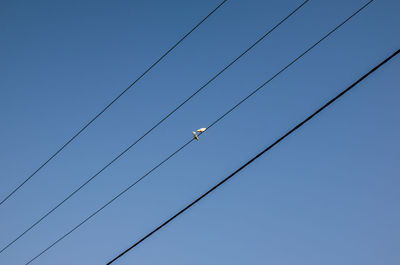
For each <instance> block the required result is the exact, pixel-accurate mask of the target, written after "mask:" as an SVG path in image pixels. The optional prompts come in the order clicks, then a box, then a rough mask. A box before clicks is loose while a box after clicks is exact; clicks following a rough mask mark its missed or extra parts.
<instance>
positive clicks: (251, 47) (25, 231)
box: [0, 0, 309, 253]
mask: <svg viewBox="0 0 400 265" xmlns="http://www.w3.org/2000/svg"><path fill="white" fill-rule="evenodd" d="M307 2H309V0H306V1H304V2H302V3H301V4H300V5H299V6H298V7H297V8H296V9H294V10H293V11H292V12H290V13H289V14H288V15H287V16H286V17H284V18H283V19H282V20H281V21H280V22H279V23H277V24H276V25H275V26H274V27H273V28H271V29H270V30H268V31H267V32H266V33H265V34H263V35H262V36H261V37H260V38H259V39H257V41H255V42H254V43H253V44H252V45H251V46H250V47H248V48H247V49H246V50H244V51H243V52H242V53H241V54H240V55H239V56H237V57H236V58H235V59H234V60H233V61H231V62H230V63H229V64H227V65H226V66H225V67H224V68H223V69H222V70H220V71H219V72H218V73H217V74H216V75H214V76H213V77H212V78H211V79H209V80H208V81H207V82H206V83H204V84H203V85H202V86H201V87H200V88H199V89H197V90H196V91H195V92H194V93H193V94H192V95H190V96H189V97H188V98H186V99H185V100H184V101H183V102H182V103H180V104H179V105H178V106H177V107H175V108H174V109H173V110H172V111H171V112H170V113H168V114H167V115H166V116H164V117H163V118H162V119H161V120H160V121H159V122H157V123H156V124H155V125H154V126H153V127H152V128H150V129H149V130H148V131H147V132H146V133H144V134H143V135H142V136H141V137H139V138H138V139H137V140H135V141H134V142H133V143H132V144H130V145H129V146H128V147H127V148H125V149H124V150H123V151H122V152H121V153H119V154H118V155H117V156H116V157H114V158H113V159H112V160H111V161H110V162H108V163H107V164H106V165H105V166H104V167H103V168H102V169H100V170H99V171H97V172H96V173H95V174H94V175H93V176H91V177H90V178H89V179H87V180H86V181H85V182H84V183H82V184H81V185H80V186H79V187H78V188H76V189H75V190H74V191H73V192H71V193H70V194H69V195H68V196H66V197H65V198H64V199H63V200H62V201H60V202H59V203H58V204H57V205H55V206H54V207H53V208H52V209H51V210H49V211H48V212H47V213H46V214H44V215H43V216H42V217H40V218H39V219H38V220H37V221H36V222H34V223H33V224H32V225H31V226H29V227H28V228H27V229H25V230H24V232H22V233H21V234H19V235H18V236H17V237H16V238H14V239H13V240H12V241H11V242H9V243H8V244H7V245H5V246H4V247H3V248H2V249H1V250H0V253H2V252H4V251H5V250H6V249H7V248H9V247H10V246H12V245H13V244H14V243H15V242H16V241H18V240H19V239H20V238H21V237H23V236H24V235H25V234H26V233H28V232H29V231H30V230H32V229H33V228H34V227H35V226H37V225H38V224H39V223H41V222H42V221H43V220H44V219H45V218H47V217H48V216H49V215H50V214H51V213H53V212H54V211H55V210H56V209H57V208H59V207H60V206H61V205H63V204H64V203H65V202H67V201H68V200H69V199H70V198H72V197H73V196H74V195H75V194H76V193H78V192H79V191H80V190H82V189H83V188H84V187H85V186H86V185H88V184H89V183H90V182H91V181H92V180H94V179H95V178H96V177H97V176H98V175H99V174H101V173H102V172H103V171H104V170H105V169H107V168H108V167H109V166H111V165H112V164H113V163H114V162H116V161H117V160H118V159H119V158H121V157H122V156H123V155H124V154H125V153H126V152H128V151H129V150H131V149H132V148H133V147H134V146H135V145H136V144H137V143H139V142H140V141H141V140H142V139H143V138H144V137H146V136H147V135H148V134H149V133H150V132H152V131H153V130H154V129H155V128H157V127H158V126H159V125H160V124H161V123H163V122H164V121H165V120H167V119H168V118H169V117H170V116H171V115H172V114H174V113H175V112H176V111H177V110H178V109H180V108H181V107H182V106H183V105H185V104H186V103H187V102H189V101H190V100H191V99H192V98H193V97H194V96H196V94H198V93H199V92H200V91H202V90H203V89H204V88H205V87H207V86H208V85H209V84H210V83H211V82H212V81H214V80H215V79H216V78H217V77H218V76H220V75H221V74H222V73H223V72H225V71H226V70H227V69H228V68H230V67H231V66H232V65H233V64H234V63H236V62H237V61H238V60H239V59H240V58H242V57H243V56H244V55H245V54H247V53H248V52H249V51H250V50H252V49H253V48H254V47H255V46H256V45H257V44H259V43H260V42H261V41H262V40H263V39H265V38H266V37H267V36H268V35H269V34H271V33H272V32H273V31H274V30H275V29H277V28H278V27H279V26H280V25H281V24H282V23H283V22H285V21H286V20H287V19H288V18H289V17H291V16H292V15H293V14H295V13H296V12H297V11H298V10H299V9H300V8H302V7H303V6H304V5H305V4H306V3H307Z"/></svg>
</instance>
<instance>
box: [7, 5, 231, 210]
mask: <svg viewBox="0 0 400 265" xmlns="http://www.w3.org/2000/svg"><path fill="white" fill-rule="evenodd" d="M227 1H228V0H223V1H222V2H221V3H220V4H219V5H218V6H217V7H216V8H214V9H213V10H212V11H211V12H210V13H209V14H208V15H207V16H206V17H205V18H203V19H202V20H201V21H200V22H199V23H198V24H197V25H196V26H195V27H193V28H192V29H191V30H190V31H189V32H188V33H186V34H185V35H184V36H183V37H182V38H181V39H180V40H179V41H178V42H177V43H175V44H174V45H173V46H172V47H171V48H170V49H169V50H168V51H167V52H165V53H164V54H163V55H162V56H161V57H160V58H158V60H157V61H155V62H154V63H153V64H152V65H151V66H150V67H149V68H148V69H147V70H146V71H144V72H143V73H142V74H141V75H140V76H139V77H138V78H137V79H136V80H135V81H134V82H133V83H131V84H130V85H129V86H128V87H127V88H126V89H125V90H123V91H122V92H121V93H120V94H119V95H118V96H117V97H116V98H114V99H113V100H112V101H111V102H110V103H109V104H108V105H107V106H105V107H104V108H103V109H102V110H101V111H100V112H99V113H98V114H97V115H96V116H94V118H92V119H91V120H90V121H89V122H88V123H87V124H86V125H85V126H83V127H82V128H81V129H80V130H79V131H78V132H77V133H75V135H74V136H72V138H70V139H69V140H68V141H67V142H66V143H65V144H64V145H63V146H61V147H60V148H59V149H58V150H57V151H56V152H55V153H54V154H53V155H52V156H50V158H49V159H47V160H46V162H44V163H43V164H42V165H41V166H40V167H39V168H38V169H36V170H35V171H34V172H33V173H32V174H31V175H30V176H29V177H28V178H27V179H25V180H24V181H23V182H22V183H21V184H20V185H18V186H17V187H16V188H15V189H14V190H13V191H12V192H11V193H10V194H8V195H7V196H6V197H5V198H4V199H3V200H2V201H1V202H0V206H1V205H2V204H3V203H4V202H6V201H7V200H8V199H9V198H10V197H11V196H12V195H13V194H14V193H15V192H17V191H18V190H19V189H20V188H21V187H22V186H23V185H24V184H25V183H26V182H28V181H29V180H30V179H31V178H32V177H33V176H34V175H36V173H38V172H39V171H40V170H41V169H42V168H43V167H44V166H46V165H47V163H49V162H50V161H51V160H52V159H53V158H54V157H56V156H57V155H58V154H59V153H60V152H61V151H62V150H63V149H64V148H65V147H67V146H68V145H69V144H70V143H71V142H72V141H73V140H74V139H75V138H76V137H78V135H80V134H81V133H82V132H83V131H84V130H86V128H87V127H89V126H90V124H92V123H93V122H94V121H95V120H96V119H97V118H98V117H100V116H101V115H102V114H103V113H104V112H105V111H106V110H107V109H108V108H109V107H111V105H112V104H114V103H115V102H116V101H117V100H118V99H119V98H120V97H121V96H122V95H123V94H125V93H126V92H127V91H128V90H129V89H130V88H131V87H132V86H133V85H135V84H136V83H137V82H138V81H139V80H140V79H142V77H143V76H145V75H146V74H147V73H148V72H150V70H151V69H153V67H154V66H156V65H157V64H158V63H159V62H160V61H162V60H163V59H164V58H165V57H166V56H167V55H168V54H169V53H170V52H171V51H172V50H174V49H175V48H176V47H177V46H178V45H179V44H180V43H181V42H182V41H183V40H184V39H186V38H187V37H188V36H189V35H190V34H191V33H192V32H193V31H195V30H196V29H197V28H198V27H199V26H200V25H201V24H202V23H203V22H204V21H206V20H207V19H208V18H209V17H210V16H211V15H212V14H213V13H214V12H215V11H217V10H218V9H219V8H220V7H221V6H222V5H223V4H225V2H227Z"/></svg>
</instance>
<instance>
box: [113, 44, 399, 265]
mask: <svg viewBox="0 0 400 265" xmlns="http://www.w3.org/2000/svg"><path fill="white" fill-rule="evenodd" d="M399 52H400V49H399V50H397V51H396V52H394V53H393V54H392V55H390V56H389V57H387V58H386V59H385V60H383V61H382V62H381V63H379V64H378V65H377V66H375V67H374V68H372V69H371V70H370V71H369V72H368V73H366V74H364V75H363V76H362V77H361V78H359V79H358V80H357V81H356V82H354V83H353V84H351V85H350V86H349V87H347V88H346V89H345V90H343V91H342V92H340V93H339V94H338V95H336V96H335V97H334V98H332V99H331V100H329V101H328V102H327V103H325V104H324V105H323V106H322V107H320V108H319V109H318V110H316V111H315V112H314V113H313V114H311V115H310V116H308V117H307V118H306V119H304V120H303V121H302V122H300V123H299V124H297V125H296V126H294V127H293V128H292V129H291V130H289V131H288V132H286V133H285V134H284V135H283V136H282V137H280V138H279V139H278V140H276V141H275V142H273V143H272V144H271V145H269V146H268V147H266V148H265V149H264V150H263V151H261V152H260V153H258V154H257V155H256V156H254V157H253V158H252V159H250V160H249V161H247V162H246V163H244V164H243V165H242V166H241V167H239V168H238V169H237V170H235V171H234V172H233V173H232V174H230V175H229V176H227V177H226V178H224V179H223V180H221V181H220V182H218V183H217V184H216V185H215V186H213V187H212V188H210V189H209V190H208V191H206V192H205V193H203V194H202V195H201V196H199V197H198V198H197V199H195V200H194V201H192V202H191V203H189V204H188V205H187V206H185V207H184V208H183V209H182V210H180V211H179V212H177V213H176V214H175V215H173V216H172V217H171V218H169V219H168V220H167V221H165V222H164V223H162V224H161V225H159V226H158V227H157V228H155V229H154V230H152V231H151V232H150V233H148V234H147V235H145V236H144V237H142V238H141V239H140V240H138V241H137V242H135V243H134V244H132V245H131V246H130V247H129V248H127V249H126V250H124V251H123V252H121V253H120V254H119V255H117V256H116V257H115V258H113V259H112V260H111V261H109V262H108V263H107V265H110V264H112V263H114V262H115V261H117V260H118V259H120V258H121V257H122V256H124V255H125V254H126V253H128V252H129V251H131V250H132V249H133V248H135V247H137V246H138V245H139V244H140V243H142V242H143V241H144V240H146V239H147V238H149V237H150V236H151V235H153V234H154V233H155V232H157V231H158V230H160V229H161V228H163V227H164V226H165V225H167V224H168V223H170V222H171V221H172V220H174V219H175V218H176V217H178V216H179V215H181V214H182V213H184V212H185V211H186V210H188V209H189V208H191V207H192V206H193V205H195V204H196V203H198V202H199V201H200V200H201V199H203V198H204V197H206V196H207V195H209V194H210V193H211V192H213V191H214V190H216V189H217V188H218V187H220V186H221V185H223V184H224V183H225V182H226V181H228V180H229V179H231V178H232V177H233V176H235V175H236V174H237V173H239V172H240V171H242V170H243V169H244V168H246V167H247V166H248V165H250V164H251V163H253V162H254V161H255V160H257V159H258V158H260V157H261V156H262V155H263V154H265V153H266V152H268V151H269V150H270V149H272V148H273V147H274V146H275V145H277V144H278V143H279V142H281V141H282V140H284V139H285V138H286V137H288V136H289V135H290V134H292V133H293V132H294V131H296V130H297V129H299V128H300V127H301V126H303V125H304V124H305V123H306V122H308V121H309V120H311V119H312V118H313V117H314V116H316V115H317V114H318V113H320V112H321V111H322V110H324V109H325V108H327V107H328V106H329V105H331V104H332V103H333V102H335V101H336V100H338V99H339V98H340V97H342V96H343V95H344V94H346V93H347V92H349V91H350V90H351V89H352V88H353V87H355V86H356V85H357V84H359V83H360V82H361V81H362V80H364V79H365V78H367V77H368V76H369V75H370V74H372V73H373V72H375V71H376V70H377V69H379V68H380V67H381V66H383V65H384V64H385V63H387V62H388V61H389V60H390V59H392V58H393V57H394V56H396V55H397V54H398V53H399Z"/></svg>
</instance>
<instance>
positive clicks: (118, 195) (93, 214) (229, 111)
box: [25, 0, 374, 265]
mask: <svg viewBox="0 0 400 265" xmlns="http://www.w3.org/2000/svg"><path fill="white" fill-rule="evenodd" d="M373 1H374V0H370V1H369V2H368V3H366V4H365V5H363V6H362V7H361V8H360V9H358V10H357V11H356V12H354V13H353V14H352V15H351V16H350V17H348V18H347V19H346V20H344V21H343V22H342V23H340V24H339V25H338V26H336V27H335V28H334V29H333V30H331V31H330V32H328V33H327V34H326V35H325V36H324V37H322V38H321V39H320V40H319V41H317V42H316V43H315V44H314V45H312V46H311V47H310V48H309V49H307V50H306V51H305V52H304V53H302V54H301V55H300V56H298V57H296V59H294V60H293V61H292V62H290V63H289V64H288V65H287V66H286V67H284V68H283V69H282V70H280V71H279V72H278V73H277V74H275V75H274V76H273V77H272V78H270V79H269V80H268V81H267V82H265V83H263V84H262V85H261V86H259V87H258V88H257V89H255V90H254V91H253V92H252V93H250V94H249V95H248V96H247V97H245V98H244V99H243V100H241V101H240V102H239V103H238V104H236V105H235V106H234V107H232V108H231V109H230V110H228V111H227V112H226V113H225V114H223V115H222V116H220V117H219V118H218V119H217V120H215V121H214V122H212V123H211V124H210V126H208V127H207V128H209V129H210V128H211V127H212V126H214V125H215V124H216V123H218V122H219V121H221V120H222V119H223V118H224V117H226V116H227V115H228V114H229V113H231V112H232V111H233V110H234V109H235V108H237V107H238V106H239V105H240V104H242V103H243V102H245V101H246V100H247V99H249V98H250V97H251V96H252V95H254V94H255V93H256V92H257V91H259V90H260V89H261V88H262V87H264V86H265V85H266V84H268V83H269V82H270V81H272V80H273V79H274V78H275V77H277V76H278V75H279V74H281V73H282V72H284V71H285V70H286V69H287V68H288V67H290V66H291V65H293V64H294V63H295V62H296V61H297V60H298V59H300V58H301V57H303V56H304V55H305V54H306V53H308V52H309V51H311V50H312V49H313V48H315V47H316V46H317V45H318V44H319V43H321V41H323V40H324V39H326V38H327V37H328V36H329V35H331V34H332V33H333V32H335V31H336V30H337V29H339V28H340V27H341V26H343V25H344V24H345V23H346V22H348V21H349V20H350V19H351V18H353V17H354V16H355V15H356V14H358V13H359V12H360V11H361V10H363V9H364V8H365V7H367V6H368V5H369V4H370V3H372V2H373ZM207 131H208V130H207ZM201 134H202V133H200V134H199V136H200V135H201ZM192 141H193V138H192V139H190V140H189V141H187V142H186V143H185V144H184V145H182V146H181V147H179V148H178V149H177V150H176V151H175V152H173V153H172V154H171V155H169V156H168V157H167V158H166V159H164V160H163V161H161V162H160V163H159V164H157V165H156V166H155V167H153V168H152V169H151V170H150V171H148V172H147V173H146V174H145V175H143V176H142V177H140V178H139V179H138V180H136V181H135V182H134V183H132V184H131V185H129V186H128V187H127V188H125V189H124V190H122V191H121V192H120V193H118V194H117V195H116V196H115V197H114V198H112V199H111V200H110V201H108V202H107V203H106V204H104V205H103V206H102V207H100V208H99V209H98V210H96V211H95V212H94V213H92V214H91V215H90V216H88V217H87V218H86V219H84V220H83V221H82V222H80V223H79V224H78V225H76V226H75V227H74V228H73V229H71V230H70V231H69V232H67V233H66V234H64V235H63V236H61V237H60V238H59V239H57V240H56V241H55V242H53V243H52V244H51V245H50V246H48V247H47V248H45V249H44V250H43V251H42V252H40V253H39V254H37V255H36V256H35V257H33V258H32V259H31V260H30V261H28V262H27V263H26V264H25V265H27V264H30V263H31V262H33V261H34V260H36V259H37V258H38V257H40V256H41V255H43V254H44V253H45V252H46V251H48V250H49V249H50V248H52V247H53V246H54V245H56V244H58V243H59V242H60V241H61V240H63V239H64V238H65V237H67V236H68V235H69V234H71V233H72V232H74V231H75V230H76V229H78V228H79V227H80V226H81V225H83V224H84V223H86V222H87V221H88V220H90V219H91V218H92V217H94V216H95V215H96V214H98V213H99V212H100V211H102V210H103V209H104V208H106V207H107V206H108V205H110V204H111V203H112V202H114V201H115V200H116V199H118V198H119V197H120V196H122V195H123V194H124V193H125V192H127V191H128V190H129V189H131V188H132V187H134V186H135V185H136V184H137V183H139V182H140V181H141V180H143V179H144V178H146V177H147V176H148V175H149V174H151V173H152V172H153V171H154V170H156V169H157V168H159V167H160V166H161V165H162V164H164V163H165V162H167V161H168V160H169V159H171V158H172V157H173V156H175V155H176V154H177V153H179V152H180V151H181V150H183V149H184V148H185V147H186V146H187V145H189V144H190V143H191V142H192Z"/></svg>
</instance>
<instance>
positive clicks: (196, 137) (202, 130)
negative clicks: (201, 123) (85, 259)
mask: <svg viewBox="0 0 400 265" xmlns="http://www.w3.org/2000/svg"><path fill="white" fill-rule="evenodd" d="M206 130H207V128H200V129H198V130H196V132H192V134H193V138H194V139H196V140H197V141H198V140H199V136H198V135H197V133H200V134H201V133H203V132H205V131H206Z"/></svg>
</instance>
